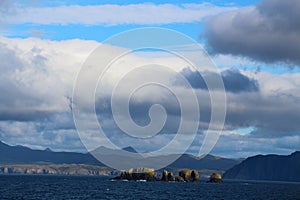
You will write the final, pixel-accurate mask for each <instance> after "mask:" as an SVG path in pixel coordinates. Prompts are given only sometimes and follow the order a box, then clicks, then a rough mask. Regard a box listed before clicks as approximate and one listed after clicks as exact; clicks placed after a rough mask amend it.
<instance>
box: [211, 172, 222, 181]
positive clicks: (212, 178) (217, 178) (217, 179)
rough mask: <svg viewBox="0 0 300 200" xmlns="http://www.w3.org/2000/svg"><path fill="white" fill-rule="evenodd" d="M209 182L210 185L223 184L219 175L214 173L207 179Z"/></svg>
mask: <svg viewBox="0 0 300 200" xmlns="http://www.w3.org/2000/svg"><path fill="white" fill-rule="evenodd" d="M209 182H210V183H223V180H222V176H221V174H219V173H216V172H214V173H212V175H211V176H210V178H209Z"/></svg>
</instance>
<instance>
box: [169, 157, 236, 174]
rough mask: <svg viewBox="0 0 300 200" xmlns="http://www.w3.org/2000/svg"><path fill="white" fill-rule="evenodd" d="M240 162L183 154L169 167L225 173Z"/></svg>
mask: <svg viewBox="0 0 300 200" xmlns="http://www.w3.org/2000/svg"><path fill="white" fill-rule="evenodd" d="M239 163H240V160H235V159H228V158H222V157H218V156H213V155H210V154H208V155H206V156H205V157H204V158H202V159H200V158H199V157H196V156H193V155H190V154H183V155H182V156H180V157H179V158H178V159H177V160H176V161H175V162H173V163H172V164H171V165H169V167H170V168H192V169H199V170H201V169H210V170H217V171H225V170H227V169H230V168H231V167H233V166H234V165H236V164H239Z"/></svg>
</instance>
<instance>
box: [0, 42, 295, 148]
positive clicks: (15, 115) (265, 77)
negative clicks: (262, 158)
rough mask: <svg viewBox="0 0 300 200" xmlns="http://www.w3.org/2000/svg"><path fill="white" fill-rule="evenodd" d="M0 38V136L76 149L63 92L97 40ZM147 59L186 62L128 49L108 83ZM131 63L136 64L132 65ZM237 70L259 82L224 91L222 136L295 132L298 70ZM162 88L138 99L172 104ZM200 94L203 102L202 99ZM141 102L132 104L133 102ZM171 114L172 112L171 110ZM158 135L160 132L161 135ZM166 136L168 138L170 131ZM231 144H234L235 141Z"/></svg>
mask: <svg viewBox="0 0 300 200" xmlns="http://www.w3.org/2000/svg"><path fill="white" fill-rule="evenodd" d="M0 44H1V45H0V47H1V51H0V58H1V65H0V72H1V73H0V77H1V79H0V92H1V94H5V95H1V96H0V99H1V101H0V113H1V114H0V116H1V120H2V121H1V120H0V136H1V140H4V141H9V142H10V143H20V144H22V141H24V143H23V144H28V145H31V146H34V145H41V146H44V147H47V146H51V147H52V148H54V149H64V150H66V149H68V148H69V149H70V150H72V148H73V147H72V144H74V147H76V148H77V149H80V148H79V146H80V144H79V143H80V142H79V139H78V136H77V134H76V131H75V130H74V129H73V128H74V127H73V126H72V115H71V114H70V109H69V99H68V98H67V97H70V96H71V95H72V88H73V82H74V80H75V78H76V74H77V73H78V71H79V69H80V67H81V65H82V63H83V62H84V61H85V59H86V58H87V57H88V55H89V54H90V53H91V52H92V51H93V50H94V49H95V48H96V47H97V46H98V45H99V43H97V42H95V41H84V40H67V41H49V40H41V39H34V38H30V39H8V38H0ZM114 48H116V49H117V48H118V47H114ZM104 53H107V52H104ZM149 61H151V63H160V64H164V65H167V66H168V65H170V66H175V67H176V68H177V71H178V69H180V66H181V65H184V66H182V67H185V66H186V65H185V64H186V63H184V62H180V60H178V59H176V58H172V59H170V58H168V57H166V56H165V55H164V56H162V57H159V58H157V57H155V58H153V57H151V56H144V57H141V54H132V55H131V54H130V55H128V56H127V57H126V59H124V60H119V61H118V62H116V63H115V65H120V66H119V68H117V70H115V71H113V70H112V71H110V75H111V76H108V79H107V80H109V83H108V84H109V85H111V84H113V83H115V80H112V79H113V77H114V76H115V77H122V74H123V73H124V72H123V71H122V70H121V69H122V66H123V68H124V67H125V68H126V67H130V66H131V67H132V66H138V65H139V64H143V63H145V62H149ZM131 63H134V64H135V65H131ZM116 67H118V66H116ZM127 70H128V69H127ZM125 71H126V70H125ZM116 72H117V73H116ZM241 73H243V74H245V75H246V76H248V77H253V78H255V79H256V80H257V81H258V83H259V89H260V90H259V91H257V92H252V93H247V92H245V93H236V94H230V93H229V94H228V96H227V97H228V104H227V106H228V115H227V116H228V118H229V119H230V120H229V122H230V123H228V124H227V126H226V129H227V130H228V131H227V132H226V137H227V136H228V137H231V136H232V135H235V136H232V137H239V138H238V139H237V140H238V141H237V142H241V141H243V138H245V137H244V136H243V135H240V134H231V133H230V132H232V133H234V129H236V128H240V127H248V126H253V127H256V126H257V127H261V128H265V129H268V130H269V131H265V134H262V132H261V131H259V130H258V131H257V132H256V133H255V137H254V139H252V140H256V141H258V140H259V139H260V138H264V139H265V140H268V138H270V135H272V137H273V138H275V139H272V140H277V139H276V138H281V137H290V138H294V137H296V138H299V137H298V136H299V130H300V127H299V117H300V116H299V109H300V108H299V105H300V104H299V101H300V96H299V94H300V91H299V88H300V74H299V73H297V74H282V75H275V74H271V73H265V72H257V73H256V72H249V71H241ZM160 75H163V74H160ZM133 79H134V77H133ZM137 79H143V76H140V77H137ZM124 85H125V84H124ZM181 89H182V92H184V90H186V88H181ZM202 93H206V92H205V90H202V91H201V94H200V92H199V95H202ZM154 94H156V95H162V96H159V97H162V98H163V99H160V98H159V97H158V98H155V97H157V96H156V95H154ZM163 94H164V93H160V92H159V91H153V92H151V93H147V92H141V93H139V95H140V96H141V97H140V99H141V100H143V101H144V100H148V101H149V102H148V103H151V102H154V101H156V100H157V99H158V100H161V101H162V102H164V103H166V104H168V106H170V108H172V102H171V101H170V99H169V98H168V96H167V97H166V96H163ZM83 98H87V97H85V96H84V95H83ZM201 98H202V96H201ZM201 100H202V103H203V100H205V99H201ZM143 101H142V102H141V103H143ZM202 105H203V104H202ZM142 106H143V105H141V107H142ZM204 106H205V108H204V110H205V109H207V107H209V106H207V105H206V104H204ZM141 107H138V106H137V108H141ZM190 109H191V110H192V109H193V108H190ZM4 111H5V112H4ZM21 111H22V112H21ZM29 111H30V112H29ZM32 111H33V112H32ZM38 112H46V113H47V112H51V113H55V114H56V117H50V118H49V117H48V118H47V117H46V118H47V119H46V120H44V119H42V120H41V118H42V117H43V116H42V117H41V116H40V115H37V114H38ZM22 113H23V114H24V113H25V115H24V116H23V117H24V118H26V117H27V118H28V117H30V115H37V117H36V118H31V119H27V121H26V120H25V119H24V118H21V119H20V115H21V114H22ZM66 113H68V114H66ZM9 114H10V115H9ZM138 114H140V113H138ZM138 114H137V116H138V117H139V115H138ZM173 115H174V116H175V117H176V112H174V113H173ZM145 116H147V113H145ZM5 117H6V118H5ZM175 117H174V118H175ZM4 120H10V121H12V122H9V121H4ZM17 121H18V122H17ZM20 121H23V122H20ZM112 124H113V123H112V122H111V121H106V126H107V127H108V129H109V128H110V126H112ZM272 127H273V128H274V127H275V128H278V130H280V131H278V130H277V131H278V133H277V132H276V130H275V129H274V130H270V129H271V128H272ZM113 131H115V132H117V131H116V130H113ZM249 135H251V134H249ZM159 137H160V138H163V137H164V136H159ZM165 137H166V139H168V138H169V137H170V136H165ZM239 139H240V140H239ZM290 140H292V139H289V140H286V142H285V144H288V143H289V141H290ZM130 141H131V140H128V141H126V140H124V141H123V140H122V144H123V145H124V146H125V145H126V144H128V145H130ZM162 141H163V139H162ZM298 141H299V140H298ZM298 143H299V142H298ZM298 143H296V144H298ZM224 144H225V143H224ZM259 144H261V143H259ZM232 145H234V144H232ZM235 145H236V149H237V147H238V145H239V144H235ZM242 145H244V146H243V148H242V150H243V151H246V150H248V151H250V150H249V149H250V148H251V142H250V141H249V142H247V141H243V143H242ZM272 145H274V146H276V145H277V143H276V142H274V143H273V144H270V148H271V147H272ZM278 145H279V144H278ZM280 145H282V144H280ZM226 148H228V145H227V146H226ZM257 148H258V147H257ZM293 148H294V147H293ZM258 149H259V148H258ZM263 150H264V149H262V151H263ZM268 151H270V150H268ZM286 151H288V150H286ZM224 152H225V150H224Z"/></svg>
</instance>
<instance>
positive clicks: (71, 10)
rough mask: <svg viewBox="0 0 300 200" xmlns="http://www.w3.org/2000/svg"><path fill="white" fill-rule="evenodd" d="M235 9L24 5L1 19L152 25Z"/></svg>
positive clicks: (196, 6) (37, 22)
mask: <svg viewBox="0 0 300 200" xmlns="http://www.w3.org/2000/svg"><path fill="white" fill-rule="evenodd" d="M234 9H236V8H235V7H219V6H215V5H212V4H210V3H202V4H182V5H173V4H159V5H155V4H152V3H145V4H129V5H116V4H107V5H97V6H78V5H72V6H59V7H42V8H39V7H27V8H18V9H16V14H15V15H9V16H6V17H3V21H4V22H5V23H8V24H23V23H34V24H62V25H66V24H84V25H100V24H101V25H118V24H141V25H153V24H169V23H191V22H198V21H202V20H203V19H205V18H206V17H208V16H211V15H216V14H219V13H222V12H225V11H232V10H234Z"/></svg>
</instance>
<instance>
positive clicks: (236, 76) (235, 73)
mask: <svg viewBox="0 0 300 200" xmlns="http://www.w3.org/2000/svg"><path fill="white" fill-rule="evenodd" d="M181 74H182V75H183V76H184V77H185V78H186V79H187V80H188V81H189V83H190V84H191V86H192V87H193V88H199V89H205V90H207V89H208V88H207V85H206V83H205V80H204V78H205V79H210V78H213V77H214V76H218V75H217V74H216V73H214V72H204V73H203V74H202V75H200V74H199V73H198V72H197V71H192V70H191V69H190V68H188V67H186V68H184V69H183V70H182V71H181ZM202 76H203V77H204V78H203V77H202ZM221 77H222V79H223V83H224V87H225V90H226V91H227V92H232V93H240V92H257V91H258V90H259V84H258V82H257V80H255V79H253V78H250V77H248V76H245V75H244V74H242V73H241V72H240V71H239V70H237V69H228V70H225V71H223V72H221Z"/></svg>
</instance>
